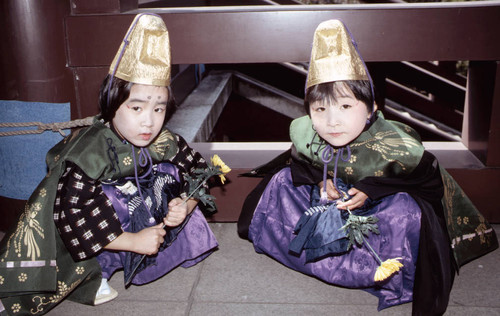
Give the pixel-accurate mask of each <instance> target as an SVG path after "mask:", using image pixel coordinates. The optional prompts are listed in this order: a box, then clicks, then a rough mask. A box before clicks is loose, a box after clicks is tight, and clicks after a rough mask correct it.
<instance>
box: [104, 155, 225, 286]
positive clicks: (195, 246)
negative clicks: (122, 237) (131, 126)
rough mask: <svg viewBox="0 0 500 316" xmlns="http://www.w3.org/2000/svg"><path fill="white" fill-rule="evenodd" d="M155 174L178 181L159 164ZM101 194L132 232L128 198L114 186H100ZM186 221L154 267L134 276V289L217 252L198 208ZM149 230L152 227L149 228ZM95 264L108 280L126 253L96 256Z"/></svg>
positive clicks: (174, 172) (171, 169)
mask: <svg viewBox="0 0 500 316" xmlns="http://www.w3.org/2000/svg"><path fill="white" fill-rule="evenodd" d="M158 170H159V171H160V172H162V173H164V174H169V175H171V176H173V177H174V178H175V179H176V180H179V176H178V172H177V168H175V167H174V166H173V165H171V164H168V163H161V164H159V165H158ZM103 190H104V192H105V193H106V196H107V197H108V198H109V199H110V200H111V202H112V203H113V208H114V209H115V211H116V213H117V215H118V218H119V219H120V222H121V224H122V227H123V230H124V231H131V229H130V226H131V225H130V214H129V211H130V209H129V202H128V199H129V197H127V196H126V195H124V194H123V193H121V192H120V190H118V189H116V188H115V187H114V186H113V185H103ZM164 203H165V205H167V204H168V201H164ZM186 220H187V223H185V225H184V227H183V228H182V230H180V232H179V233H178V235H177V236H176V238H175V240H174V241H173V242H172V244H170V245H169V246H168V247H166V248H165V249H163V250H160V251H159V252H158V253H157V255H156V263H154V264H152V265H149V266H147V267H146V268H145V269H144V270H142V271H139V272H137V274H136V275H135V276H134V277H133V279H132V281H131V283H133V284H136V285H140V284H145V283H149V282H152V281H154V280H156V279H158V278H160V277H162V276H163V275H165V274H167V273H168V272H170V271H171V270H173V269H175V268H176V267H178V266H182V267H184V268H188V267H191V266H193V265H195V264H196V263H198V262H200V261H202V260H203V259H205V258H206V257H207V256H209V255H210V254H211V253H212V252H213V251H214V250H215V248H217V246H218V244H217V240H216V239H215V236H214V234H213V232H212V230H211V229H210V227H209V226H208V223H207V221H206V219H205V217H204V215H203V213H202V212H201V210H200V209H199V208H198V207H196V208H195V209H194V210H193V212H192V213H191V215H190V216H189V217H188V218H187V219H186ZM148 226H151V224H150V225H148ZM97 260H98V262H99V264H100V265H101V268H102V277H103V278H106V279H109V278H110V277H111V276H112V274H113V273H114V272H115V271H116V270H118V269H123V267H124V262H125V260H126V252H115V251H103V252H102V253H100V254H99V255H98V256H97Z"/></svg>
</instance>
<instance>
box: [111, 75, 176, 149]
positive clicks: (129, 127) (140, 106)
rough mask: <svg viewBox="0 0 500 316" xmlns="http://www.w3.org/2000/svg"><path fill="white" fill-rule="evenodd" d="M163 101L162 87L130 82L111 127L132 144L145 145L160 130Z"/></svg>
mask: <svg viewBox="0 0 500 316" xmlns="http://www.w3.org/2000/svg"><path fill="white" fill-rule="evenodd" d="M167 101H168V89H167V88H166V87H158V86H151V85H142V84H134V85H133V86H132V88H131V89H130V95H129V98H128V99H127V100H125V102H123V103H122V104H121V105H120V107H119V108H118V110H117V111H116V113H115V117H114V118H113V120H112V122H113V126H114V128H115V130H116V131H117V132H118V134H119V135H120V136H121V137H123V138H124V139H126V140H127V141H128V142H129V143H131V144H133V145H134V146H137V147H146V146H148V145H149V144H151V142H152V141H153V140H154V139H155V138H156V136H158V134H159V133H160V131H161V128H162V126H163V121H164V120H165V111H166V108H167Z"/></svg>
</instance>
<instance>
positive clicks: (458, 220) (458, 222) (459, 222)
mask: <svg viewBox="0 0 500 316" xmlns="http://www.w3.org/2000/svg"><path fill="white" fill-rule="evenodd" d="M457 224H458V225H462V218H461V217H460V216H458V217H457Z"/></svg>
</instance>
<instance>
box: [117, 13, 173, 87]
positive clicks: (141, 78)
mask: <svg viewBox="0 0 500 316" xmlns="http://www.w3.org/2000/svg"><path fill="white" fill-rule="evenodd" d="M170 71H171V64H170V41H169V37H168V30H167V27H166V25H165V22H163V20H162V18H161V17H159V16H158V15H155V14H148V13H143V14H138V15H137V16H136V17H135V19H134V21H133V22H132V24H131V25H130V27H129V29H128V31H127V33H126V35H125V37H124V39H123V41H122V44H121V45H120V48H119V49H118V52H117V53H116V55H115V58H114V59H113V62H112V63H111V66H110V67H109V74H110V75H113V76H115V77H118V78H120V79H123V80H126V81H129V82H133V83H139V84H147V85H155V86H168V85H170Z"/></svg>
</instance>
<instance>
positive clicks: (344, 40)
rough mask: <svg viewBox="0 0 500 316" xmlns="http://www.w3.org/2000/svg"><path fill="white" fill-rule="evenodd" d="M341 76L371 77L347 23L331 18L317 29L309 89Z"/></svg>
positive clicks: (347, 78) (351, 78)
mask: <svg viewBox="0 0 500 316" xmlns="http://www.w3.org/2000/svg"><path fill="white" fill-rule="evenodd" d="M339 80H370V79H369V75H368V73H367V70H366V68H365V64H364V62H363V60H362V59H361V57H360V56H359V54H358V51H357V50H356V47H355V46H354V43H353V40H352V39H351V35H350V34H349V32H348V31H347V29H346V27H345V25H344V24H343V23H342V22H341V21H339V20H328V21H325V22H322V23H321V24H320V25H319V26H318V27H317V28H316V31H315V32H314V39H313V46H312V51H311V60H310V62H309V72H308V74H307V83H306V89H307V88H309V87H311V86H315V85H318V84H320V83H325V82H332V81H339Z"/></svg>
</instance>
